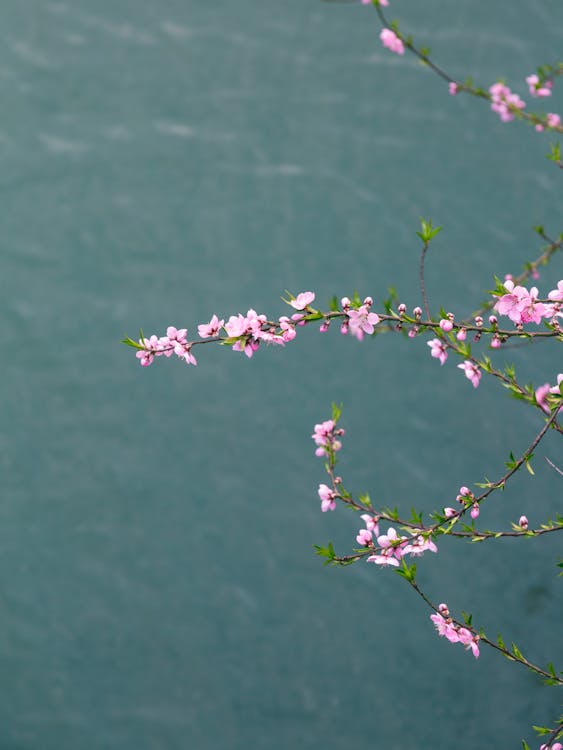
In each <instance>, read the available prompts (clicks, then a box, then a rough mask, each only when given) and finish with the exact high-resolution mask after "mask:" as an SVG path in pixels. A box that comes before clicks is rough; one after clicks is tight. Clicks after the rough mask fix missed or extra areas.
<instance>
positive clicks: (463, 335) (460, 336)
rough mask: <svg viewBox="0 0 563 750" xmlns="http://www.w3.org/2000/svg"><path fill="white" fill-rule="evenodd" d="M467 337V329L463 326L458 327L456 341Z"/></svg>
mask: <svg viewBox="0 0 563 750" xmlns="http://www.w3.org/2000/svg"><path fill="white" fill-rule="evenodd" d="M466 338H467V330H466V329H465V328H460V329H459V331H458V332H457V333H456V339H457V340H458V341H465V339H466Z"/></svg>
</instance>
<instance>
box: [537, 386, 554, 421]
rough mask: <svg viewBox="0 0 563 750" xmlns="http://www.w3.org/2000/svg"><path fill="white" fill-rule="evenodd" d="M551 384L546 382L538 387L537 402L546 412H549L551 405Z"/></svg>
mask: <svg viewBox="0 0 563 750" xmlns="http://www.w3.org/2000/svg"><path fill="white" fill-rule="evenodd" d="M550 390H551V386H550V384H549V383H544V384H543V385H540V386H539V387H538V388H536V392H535V396H536V403H537V404H538V406H540V407H541V408H542V409H543V410H544V412H545V413H546V414H549V411H550V410H549V405H548V403H547V394H548V393H549V392H550Z"/></svg>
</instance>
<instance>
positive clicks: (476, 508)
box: [471, 503, 479, 520]
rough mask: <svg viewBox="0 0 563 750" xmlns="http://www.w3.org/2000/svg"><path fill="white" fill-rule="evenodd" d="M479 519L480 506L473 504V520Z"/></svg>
mask: <svg viewBox="0 0 563 750" xmlns="http://www.w3.org/2000/svg"><path fill="white" fill-rule="evenodd" d="M478 517H479V506H478V505H477V503H473V507H472V508H471V518H473V520H475V519H476V518H478Z"/></svg>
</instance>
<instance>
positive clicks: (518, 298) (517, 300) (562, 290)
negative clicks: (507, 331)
mask: <svg viewBox="0 0 563 750" xmlns="http://www.w3.org/2000/svg"><path fill="white" fill-rule="evenodd" d="M504 288H505V289H506V292H507V293H506V294H503V295H502V296H501V297H499V298H498V300H497V302H496V303H495V306H494V309H495V310H496V311H497V312H498V313H499V315H506V316H507V317H508V318H510V320H511V321H512V322H513V323H515V324H516V325H524V324H525V323H536V324H539V323H541V321H542V318H549V317H552V316H554V315H561V313H560V312H559V309H560V306H559V305H558V304H557V303H559V302H561V301H562V300H563V280H562V281H559V282H558V284H557V289H553V290H552V291H551V292H549V294H548V299H550V300H553V302H554V303H555V304H546V303H544V302H538V289H537V287H535V286H533V287H532V288H531V289H530V290H528V289H526V287H524V286H517V285H515V284H514V281H512V279H507V280H506V281H505V282H504Z"/></svg>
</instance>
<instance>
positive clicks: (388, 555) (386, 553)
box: [366, 549, 399, 567]
mask: <svg viewBox="0 0 563 750" xmlns="http://www.w3.org/2000/svg"><path fill="white" fill-rule="evenodd" d="M366 562H372V563H375V564H376V565H383V566H387V565H392V566H394V567H398V566H399V561H398V560H397V558H396V557H395V556H394V555H393V550H391V549H384V550H382V551H381V553H380V554H378V555H370V556H369V557H368V558H367V559H366Z"/></svg>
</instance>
